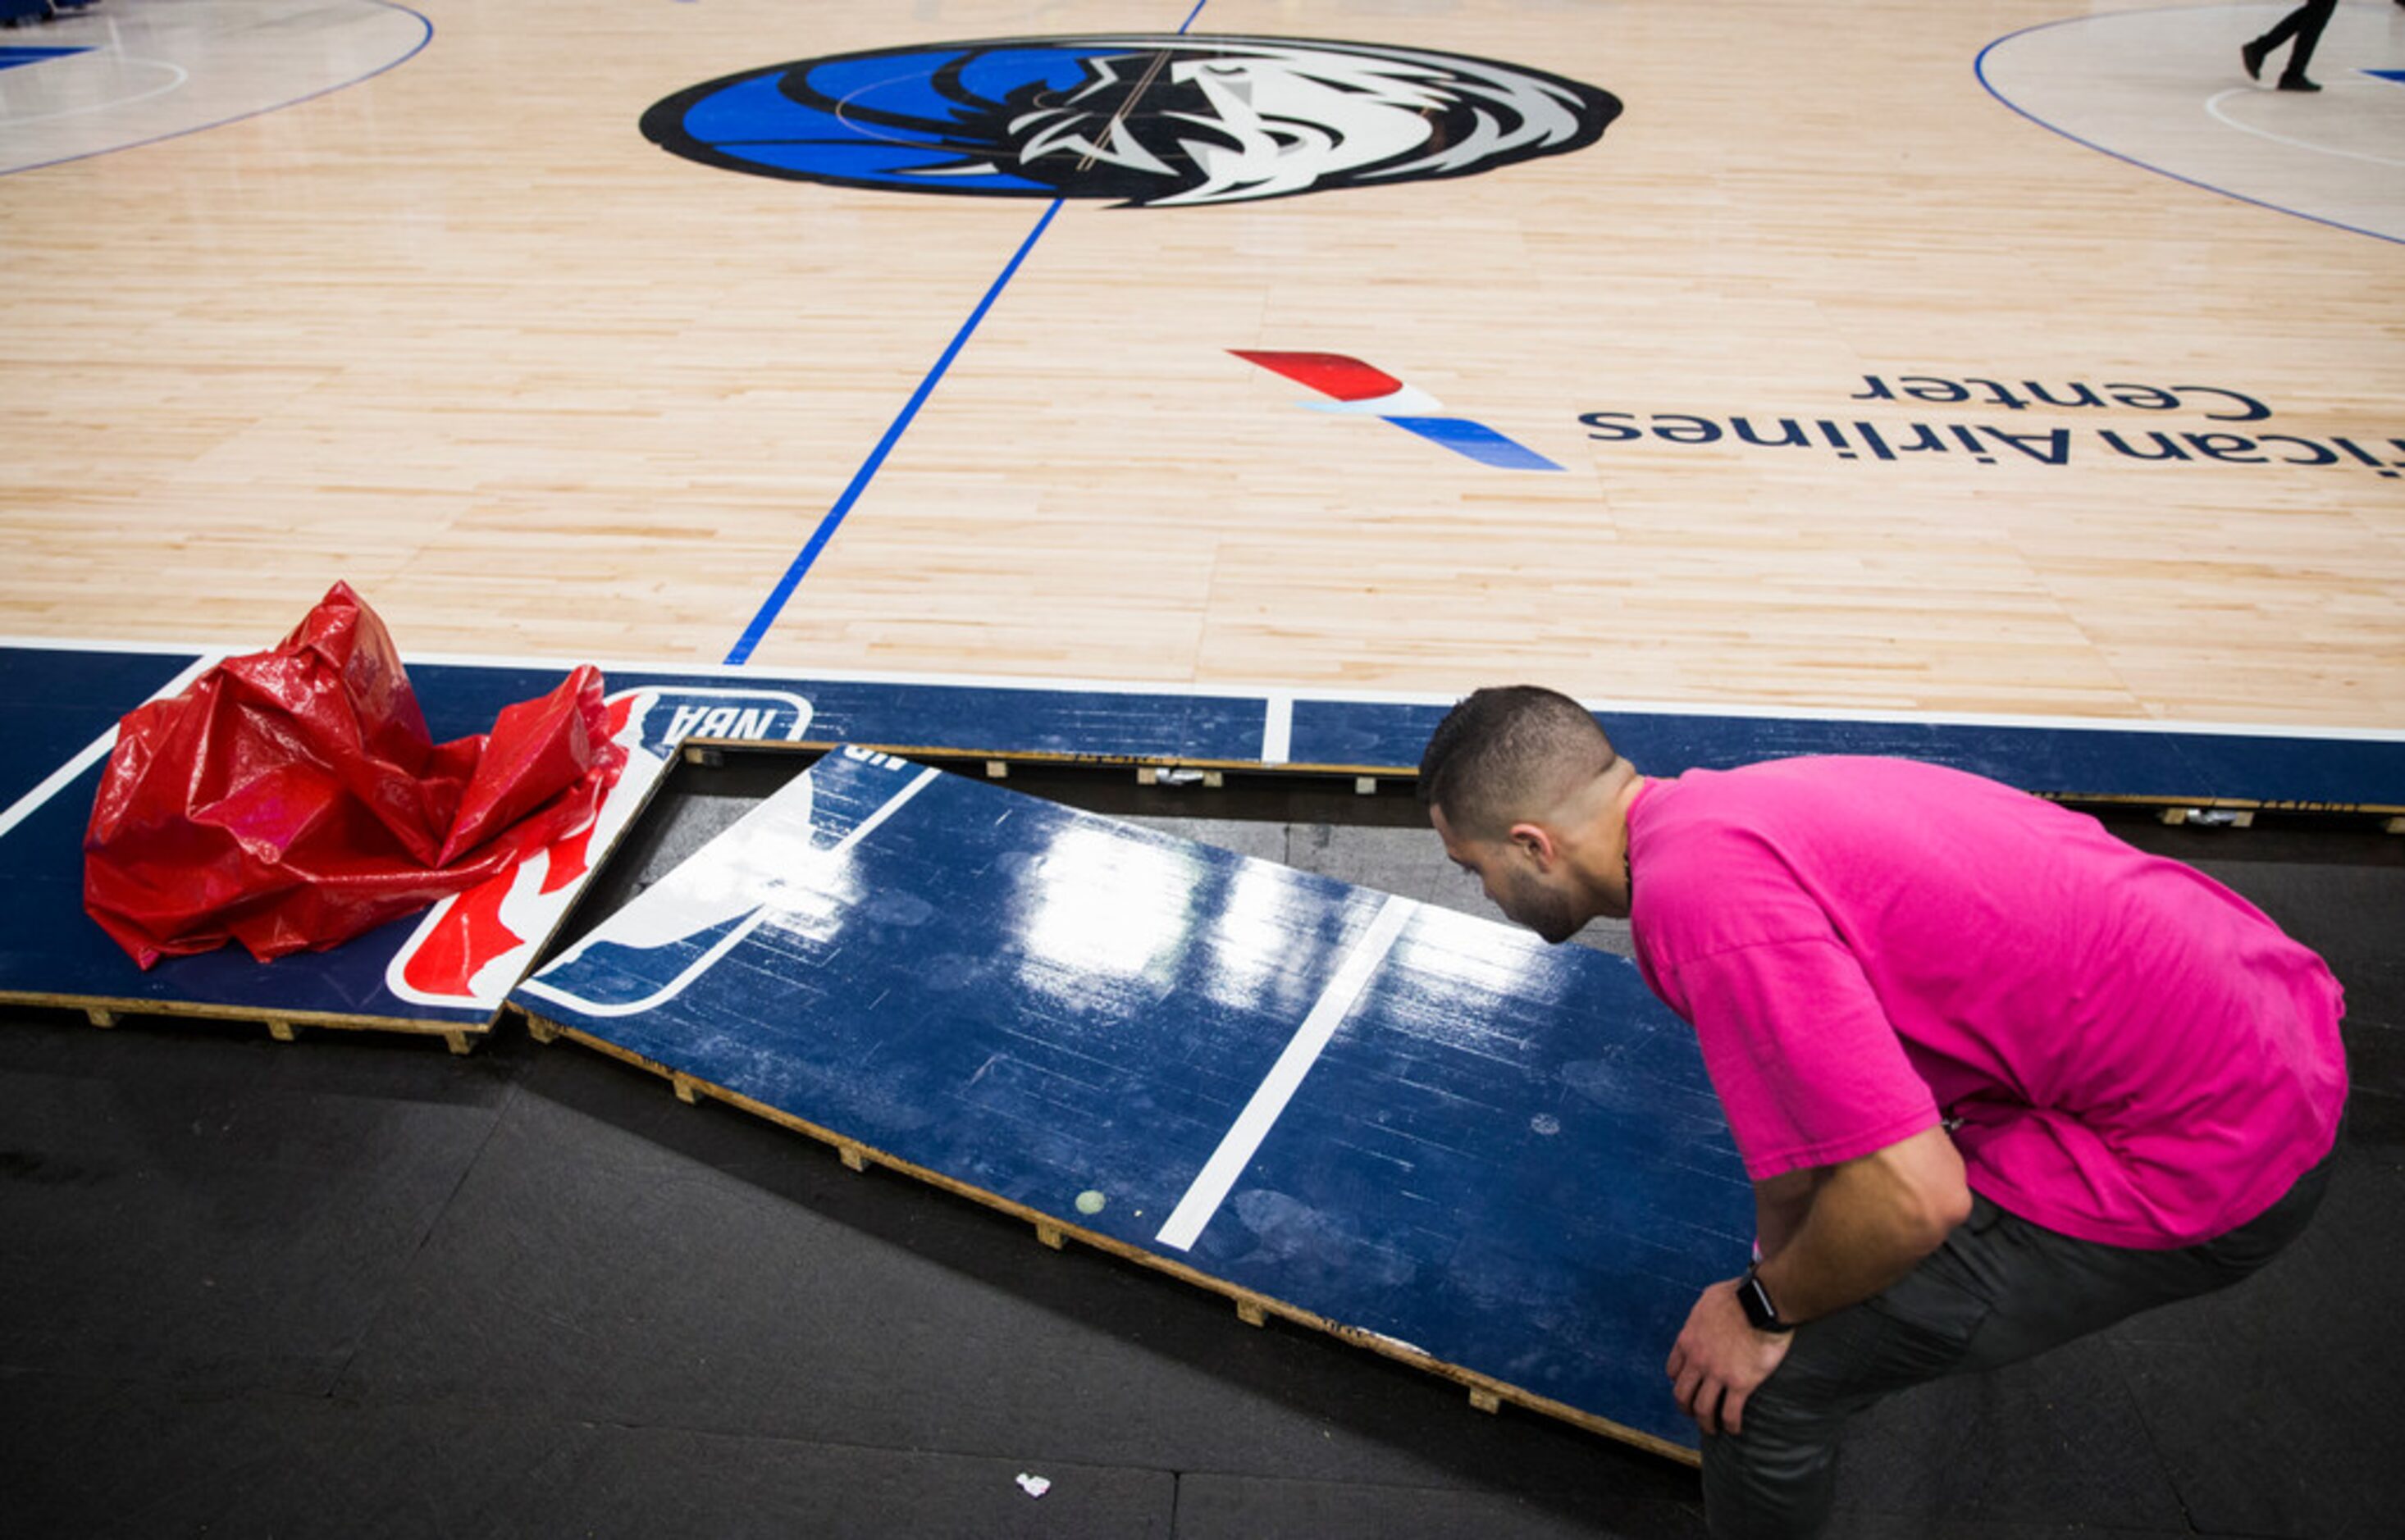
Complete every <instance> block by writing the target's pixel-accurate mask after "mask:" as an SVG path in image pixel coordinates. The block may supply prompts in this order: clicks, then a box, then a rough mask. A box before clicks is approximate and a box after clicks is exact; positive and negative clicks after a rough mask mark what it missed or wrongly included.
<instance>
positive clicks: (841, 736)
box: [412, 668, 1268, 760]
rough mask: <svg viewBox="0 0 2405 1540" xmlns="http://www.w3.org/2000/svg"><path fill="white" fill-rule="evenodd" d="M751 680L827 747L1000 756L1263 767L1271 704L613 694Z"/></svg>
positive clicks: (961, 692)
mask: <svg viewBox="0 0 2405 1540" xmlns="http://www.w3.org/2000/svg"><path fill="white" fill-rule="evenodd" d="M412 677H413V678H419V677H424V678H428V679H436V678H440V677H441V671H440V670H437V669H431V668H429V669H426V670H423V671H420V670H415V669H413V670H412ZM554 682H556V680H555V681H554ZM746 682H749V683H752V684H754V685H756V686H758V687H760V688H783V689H790V690H793V691H795V692H796V693H799V694H801V695H802V696H803V697H804V698H806V699H807V700H809V703H810V707H811V717H810V728H809V736H810V737H812V738H813V739H816V740H819V741H821V742H837V741H842V742H852V743H890V744H895V745H907V746H909V747H911V748H915V749H986V750H992V751H994V752H997V753H1027V754H1063V755H1076V756H1104V757H1111V758H1123V759H1214V760H1257V759H1259V757H1260V753H1261V735H1262V732H1263V724H1264V721H1265V720H1266V716H1267V707H1268V702H1267V700H1266V698H1265V697H1259V696H1241V695H1238V696H1217V695H1189V694H1184V693H1178V692H1175V691H1168V690H1163V691H1158V692H1125V693H1121V692H1117V691H1112V692H1094V691H1083V690H1065V689H1056V688H1045V687H1040V686H1028V687H1024V688H1021V687H1011V686H1002V685H994V686H981V685H949V684H893V683H886V682H882V681H878V680H845V679H810V678H809V677H808V676H798V675H797V676H779V675H775V674H771V673H768V672H767V671H765V670H745V671H744V673H743V674H742V675H741V676H740V677H739V678H730V677H729V676H727V675H724V674H719V675H712V676H694V675H677V674H649V673H632V672H629V673H612V675H611V676H610V687H611V688H612V690H618V689H622V688H626V689H631V688H637V687H641V686H647V685H656V686H660V687H663V688H677V687H680V686H691V685H696V684H705V683H706V684H712V685H719V686H738V687H739V686H740V685H742V684H744V683H746Z"/></svg>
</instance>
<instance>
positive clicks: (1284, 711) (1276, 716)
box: [1261, 691, 1294, 764]
mask: <svg viewBox="0 0 2405 1540" xmlns="http://www.w3.org/2000/svg"><path fill="white" fill-rule="evenodd" d="M1293 750H1294V697H1293V696H1292V695H1289V694H1287V693H1285V692H1283V691H1281V692H1279V693H1275V694H1273V695H1272V696H1270V698H1269V703H1268V704H1267V705H1266V706H1265V707H1262V710H1261V763H1263V764H1284V763H1286V762H1287V760H1288V759H1290V758H1292V757H1293Z"/></svg>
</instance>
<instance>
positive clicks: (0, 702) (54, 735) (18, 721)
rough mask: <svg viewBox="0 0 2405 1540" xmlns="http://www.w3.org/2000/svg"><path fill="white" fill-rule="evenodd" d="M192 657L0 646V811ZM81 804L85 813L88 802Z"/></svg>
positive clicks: (193, 657) (187, 664) (187, 654)
mask: <svg viewBox="0 0 2405 1540" xmlns="http://www.w3.org/2000/svg"><path fill="white" fill-rule="evenodd" d="M198 657H199V654H198V653H194V652H83V651H66V650H64V649H53V648H45V647H0V808H6V807H7V806H9V805H12V804H13V803H15V802H16V800H17V799H18V798H19V797H21V796H23V795H24V794H25V793H26V792H28V791H32V790H33V789H34V788H35V787H36V786H39V785H40V784H41V783H42V782H43V781H45V780H47V779H49V777H50V775H51V774H52V772H54V771H56V770H57V769H58V768H59V767H60V766H61V765H63V764H64V763H67V762H68V761H69V760H72V759H74V758H75V757H76V756H77V754H79V753H82V752H83V750H84V749H86V748H87V747H89V746H90V745H91V742H92V741H93V740H94V739H96V738H98V737H99V736H100V735H102V734H103V733H105V732H107V731H108V730H109V729H110V728H112V727H115V726H116V725H117V722H118V719H119V718H120V717H122V716H124V715H125V713H127V712H128V711H131V710H133V709H134V707H137V706H139V705H141V704H142V703H143V702H144V701H146V700H148V699H149V698H150V697H151V696H152V695H153V694H155V693H157V692H158V691H159V689H160V688H161V687H162V686H163V685H165V684H166V683H167V682H168V681H169V680H171V679H174V678H175V677H176V675H177V674H179V673H181V672H182V671H183V670H184V669H186V668H188V667H190V666H191V665H192V664H193V663H194V662H195V661H196V660H197V659H198ZM83 805H84V810H85V811H86V812H90V811H91V799H90V798H89V797H87V798H86V799H85V800H84V804H83Z"/></svg>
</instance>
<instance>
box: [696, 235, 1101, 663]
mask: <svg viewBox="0 0 2405 1540" xmlns="http://www.w3.org/2000/svg"><path fill="white" fill-rule="evenodd" d="M1062 202H1063V200H1062V199H1059V198H1055V199H1053V200H1052V202H1051V203H1049V204H1048V206H1047V207H1046V208H1045V210H1044V217H1043V218H1041V219H1038V220H1036V221H1035V228H1034V230H1032V231H1028V233H1027V239H1026V240H1024V241H1021V242H1020V244H1019V250H1018V251H1017V252H1015V253H1013V254H1012V256H1011V259H1010V262H1009V265H1008V266H1006V267H1005V268H1004V269H1003V270H1002V276H1000V277H999V278H996V279H995V280H994V281H993V287H991V288H989V289H987V290H986V291H985V298H984V299H982V300H979V301H977V309H975V310H973V311H971V312H970V313H969V318H968V319H967V321H965V322H963V324H962V326H961V329H960V331H959V333H958V334H957V335H955V336H954V337H953V338H952V341H951V345H950V346H949V347H947V348H945V349H944V354H943V357H940V358H937V359H936V360H935V368H934V369H932V370H930V371H928V372H927V377H926V378H925V379H923V380H921V381H920V382H919V388H918V389H917V390H915V391H913V392H911V394H910V399H909V402H908V404H907V405H906V406H904V407H903V408H902V413H901V415H899V416H897V417H895V418H894V419H893V426H892V427H888V428H887V429H886V430H885V437H883V438H882V439H879V440H878V441H877V447H876V448H875V449H873V450H871V451H870V452H869V455H868V458H867V459H866V460H865V462H863V463H862V465H861V468H860V469H858V470H856V471H854V472H853V473H852V477H851V484H850V485H848V486H846V487H845V488H844V489H843V496H842V497H837V499H836V501H835V507H833V508H832V509H829V510H828V511H827V516H826V517H825V518H823V519H821V520H820V521H819V526H818V528H817V529H816V530H814V531H812V532H811V535H810V539H809V544H807V545H805V546H803V547H802V549H801V553H800V554H799V555H796V556H795V558H794V560H793V565H792V566H790V567H786V568H785V575H784V576H783V577H782V578H780V579H779V580H777V586H776V588H775V589H774V590H772V591H771V592H770V593H769V595H768V598H767V602H766V603H764V604H762V605H761V606H760V612H759V613H758V614H756V615H754V616H752V623H751V624H750V625H747V626H745V627H744V628H743V636H742V639H741V640H739V641H738V642H737V643H736V644H735V648H734V651H730V652H728V653H727V654H726V661H727V662H728V663H730V664H739V663H749V662H750V661H751V660H752V650H753V649H754V648H756V647H758V646H759V645H760V639H761V638H762V637H766V636H767V634H768V628H769V627H770V626H772V625H774V624H776V623H777V617H778V616H779V615H780V614H781V613H783V611H784V609H785V605H786V603H787V602H788V601H789V600H791V599H792V598H793V596H794V590H795V588H798V587H799V586H801V581H802V578H803V575H804V574H806V573H808V572H809V569H810V564H811V563H813V562H815V561H817V560H818V559H819V553H820V552H822V551H823V550H825V549H826V543H827V541H829V540H831V539H834V538H835V532H836V530H837V527H838V526H839V525H842V523H843V521H844V516H845V515H846V514H848V513H850V512H851V507H852V504H854V503H856V502H858V501H860V495H861V494H862V493H863V492H865V491H867V490H868V483H870V482H871V481H874V480H875V479H876V477H877V472H878V469H879V467H881V466H883V465H884V463H885V457H886V456H887V455H891V454H892V453H893V446H894V445H895V444H896V443H898V442H900V441H901V439H902V435H903V434H904V433H905V432H906V431H907V430H908V428H909V427H910V422H911V419H912V418H914V417H916V416H918V415H919V409H920V408H921V407H922V406H924V405H926V404H927V398H928V397H930V396H932V395H934V394H935V385H937V383H938V382H940V381H941V380H942V379H943V377H944V371H946V370H948V369H949V368H951V367H952V360H953V359H954V358H957V357H960V354H961V349H962V348H963V347H965V346H967V345H968V340H969V338H971V337H972V336H974V335H976V333H977V323H978V322H980V321H982V320H984V319H985V316H986V312H987V311H990V310H992V308H993V302H994V301H996V300H999V299H1001V298H1002V291H1003V290H1004V289H1005V288H1006V287H1009V285H1010V280H1011V278H1012V277H1013V276H1014V275H1015V274H1017V273H1018V272H1019V267H1020V263H1022V262H1024V261H1026V260H1027V254H1028V253H1029V252H1031V251H1033V250H1034V249H1035V243H1036V242H1037V241H1039V240H1041V239H1043V236H1044V231H1045V230H1046V228H1047V227H1048V226H1049V225H1050V224H1051V223H1052V217H1053V216H1054V215H1056V214H1058V213H1060V212H1061V204H1062Z"/></svg>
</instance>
